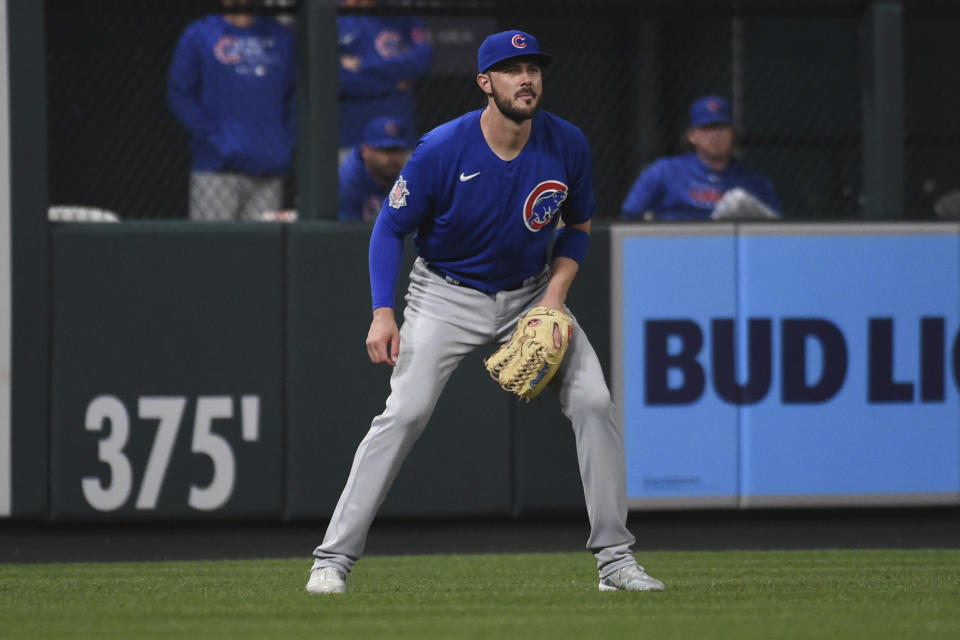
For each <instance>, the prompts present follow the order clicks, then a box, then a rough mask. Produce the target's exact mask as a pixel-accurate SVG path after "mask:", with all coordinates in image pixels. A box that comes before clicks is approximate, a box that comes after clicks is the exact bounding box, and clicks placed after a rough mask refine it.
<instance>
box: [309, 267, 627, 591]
mask: <svg viewBox="0 0 960 640" xmlns="http://www.w3.org/2000/svg"><path fill="white" fill-rule="evenodd" d="M548 279H549V273H547V272H546V271H545V272H544V273H543V274H541V275H540V276H538V277H537V278H535V279H534V281H533V282H530V283H529V284H527V285H526V286H524V287H522V288H520V289H517V290H516V291H503V292H500V293H498V294H496V295H493V296H490V295H487V294H484V293H481V292H479V291H475V290H473V289H469V288H466V287H461V286H457V285H455V284H451V283H448V282H446V281H445V280H444V279H443V278H442V277H440V276H438V275H436V274H435V273H433V272H431V271H429V270H428V269H427V268H426V265H425V264H424V262H423V260H422V259H419V258H418V259H417V261H416V263H415V264H414V268H413V271H412V272H411V273H410V287H409V289H408V291H407V295H406V300H407V307H406V310H405V311H404V314H403V324H402V326H401V328H400V353H399V355H398V357H397V364H396V367H395V368H394V371H393V375H392V377H391V378H390V396H389V397H388V398H387V403H386V409H385V410H384V412H383V413H381V414H380V415H379V416H377V417H376V418H374V419H373V423H372V424H371V425H370V431H369V432H368V433H367V435H366V437H365V438H364V439H363V441H362V442H361V443H360V446H359V447H358V449H357V453H356V455H355V457H354V459H353V466H352V468H351V469H350V475H349V477H348V479H347V484H346V486H345V487H344V489H343V493H342V494H341V495H340V501H339V502H338V503H337V507H336V509H335V511H334V512H333V517H332V518H331V520H330V524H329V526H328V527H327V533H326V536H325V537H324V539H323V543H322V544H321V545H320V546H319V547H317V548H316V550H314V552H313V555H314V557H315V558H316V560H315V562H314V566H315V567H317V566H336V567H338V568H340V569H342V570H343V571H345V572H349V571H350V568H351V567H352V566H353V564H354V563H355V562H356V561H357V559H359V557H360V555H361V554H362V553H363V549H364V546H365V544H366V540H367V532H368V531H369V529H370V525H371V524H372V523H373V518H374V516H375V515H376V512H377V510H378V509H379V508H380V505H381V503H382V502H383V500H384V498H386V495H387V491H388V490H389V488H390V485H391V484H392V483H393V480H394V478H395V477H396V475H397V472H399V470H400V466H401V465H402V463H403V461H404V459H405V458H406V456H407V454H408V453H409V452H410V449H411V448H412V447H413V444H414V442H415V441H416V439H417V438H418V437H419V435H420V434H421V433H422V432H423V430H424V428H425V427H426V425H427V421H428V420H429V419H430V415H431V414H432V413H433V409H434V406H435V405H436V403H437V400H438V398H439V397H440V393H441V392H442V391H443V387H444V385H445V384H446V383H447V380H448V379H449V378H450V374H452V373H453V370H454V369H455V368H456V367H457V364H459V362H460V361H461V360H462V359H463V357H464V356H465V355H467V354H468V353H470V352H471V351H473V350H474V349H476V348H477V347H482V346H487V345H495V344H500V343H502V342H505V341H506V340H507V339H508V338H509V336H510V335H511V334H512V332H513V331H514V329H515V328H516V323H517V319H518V316H520V315H521V314H523V313H524V312H526V311H527V310H528V309H530V308H531V307H532V306H534V305H535V304H536V303H537V302H538V301H539V300H540V299H541V297H542V296H543V293H544V291H545V290H546V286H547V281H548ZM550 387H551V388H552V389H553V390H554V391H555V392H556V393H557V396H558V397H559V400H560V405H561V408H562V410H563V413H564V415H565V416H567V418H569V419H570V422H571V423H572V425H573V431H574V435H575V438H576V445H577V457H578V459H579V462H580V477H581V479H582V480H583V491H584V496H585V497H586V504H587V515H588V517H589V519H590V537H589V539H588V540H587V549H589V550H590V551H592V552H593V554H594V555H595V556H596V559H597V569H598V570H599V573H600V577H601V578H604V577H606V576H607V575H609V574H611V573H613V572H614V571H616V570H617V569H620V568H621V567H624V566H628V565H632V564H634V563H635V562H636V560H634V558H633V555H632V554H631V552H630V546H631V545H632V544H633V543H634V537H633V536H632V535H631V534H630V532H629V531H628V530H627V528H626V518H627V506H626V472H625V468H624V467H625V462H624V452H623V430H622V428H621V427H620V425H619V424H618V423H617V421H616V420H615V418H614V407H613V403H612V401H611V399H610V391H609V389H608V388H607V385H606V382H605V381H604V378H603V371H602V370H601V368H600V361H599V360H598V359H597V354H596V352H594V350H593V347H592V346H590V342H589V341H588V340H587V336H586V335H585V334H584V333H583V331H582V330H580V328H579V326H578V327H577V330H576V332H575V333H574V337H573V340H572V341H571V343H570V347H569V349H568V351H567V354H566V357H565V358H564V361H563V364H562V365H561V368H560V370H559V371H558V372H557V375H556V377H555V378H554V380H553V381H552V382H551V383H550Z"/></svg>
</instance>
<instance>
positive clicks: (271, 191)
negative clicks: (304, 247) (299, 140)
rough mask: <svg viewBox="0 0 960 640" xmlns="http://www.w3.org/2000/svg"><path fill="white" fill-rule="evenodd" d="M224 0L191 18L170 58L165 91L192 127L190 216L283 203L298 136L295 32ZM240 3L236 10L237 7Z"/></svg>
mask: <svg viewBox="0 0 960 640" xmlns="http://www.w3.org/2000/svg"><path fill="white" fill-rule="evenodd" d="M249 1H250V0H223V6H224V8H225V10H226V11H227V13H225V14H224V15H222V16H221V15H208V16H205V17H203V18H200V19H199V20H197V21H196V22H193V23H191V24H190V25H189V26H187V28H186V29H185V30H184V32H183V34H182V35H181V36H180V40H179V41H178V43H177V46H176V50H175V51H174V54H173V60H172V61H171V63H170V72H169V78H168V83H167V97H168V102H169V105H170V109H171V111H172V112H173V114H174V116H176V118H177V119H178V120H179V121H180V122H181V123H183V125H184V127H186V129H187V131H188V132H189V134H190V149H191V152H192V155H193V164H192V173H191V176H190V207H189V215H190V219H191V220H207V221H209V220H255V219H259V217H260V214H262V213H263V212H264V211H276V210H278V209H281V208H282V205H283V181H284V177H285V175H286V174H287V173H288V171H289V169H290V164H291V158H292V155H293V147H294V142H295V137H296V134H295V116H294V91H295V69H296V58H295V54H294V38H293V34H292V32H291V31H290V29H288V28H287V27H285V26H283V25H281V24H280V23H278V22H277V21H276V20H274V19H272V18H269V17H262V16H255V15H253V14H250V13H245V12H243V11H242V9H240V8H241V7H246V6H248V5H249ZM238 9H240V10H238Z"/></svg>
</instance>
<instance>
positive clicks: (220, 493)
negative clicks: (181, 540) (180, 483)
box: [81, 395, 260, 511]
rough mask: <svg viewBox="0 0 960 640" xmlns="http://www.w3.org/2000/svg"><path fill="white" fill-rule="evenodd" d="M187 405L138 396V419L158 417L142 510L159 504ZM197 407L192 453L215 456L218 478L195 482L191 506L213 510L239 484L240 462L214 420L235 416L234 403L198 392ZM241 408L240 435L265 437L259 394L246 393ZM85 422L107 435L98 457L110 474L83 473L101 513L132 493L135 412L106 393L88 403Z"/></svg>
mask: <svg viewBox="0 0 960 640" xmlns="http://www.w3.org/2000/svg"><path fill="white" fill-rule="evenodd" d="M186 407H187V398H186V397H183V396H143V397H140V398H138V400H137V417H138V418H140V419H141V420H156V421H157V431H156V435H155V436H154V438H153V444H152V446H151V448H150V455H149V457H148V459H147V465H146V469H145V470H144V473H143V480H142V481H141V483H140V490H139V491H138V492H137V497H136V503H135V507H136V508H137V509H138V510H151V509H155V508H156V506H157V499H158V498H159V496H160V491H161V489H162V487H163V482H164V478H165V477H166V475H167V469H168V468H169V466H170V459H171V455H172V453H173V448H174V444H175V442H176V440H177V436H178V434H179V432H180V429H181V426H182V422H183V416H184V413H185V410H186ZM195 409H196V410H195V412H194V420H193V430H192V433H191V435H190V451H191V452H192V453H194V454H197V455H201V456H206V457H208V458H209V459H210V461H211V462H212V463H213V476H212V478H211V480H210V482H209V484H207V485H206V486H197V485H195V484H192V485H191V486H190V492H189V496H188V498H187V504H189V506H190V507H191V508H193V509H197V510H200V511H212V510H215V509H219V508H220V507H222V506H223V505H224V504H226V503H227V501H229V500H230V496H231V495H232V494H233V490H234V485H235V483H236V475H237V463H236V456H235V455H234V451H233V447H231V445H230V442H229V441H228V440H227V439H226V438H224V437H223V436H222V435H220V434H218V433H215V432H214V431H213V423H214V421H216V420H227V419H231V418H233V417H234V415H235V414H234V410H235V402H234V398H233V397H231V396H199V397H197V399H196V407H195ZM239 410H240V411H239V414H240V424H241V437H242V438H243V440H244V441H245V442H255V441H257V440H258V439H259V437H260V396H256V395H245V396H241V397H240V398H239ZM85 422H86V429H87V431H93V432H99V433H102V434H103V436H102V437H101V439H100V440H99V442H98V456H97V457H98V459H99V460H100V462H103V463H105V464H106V465H108V467H109V475H108V477H106V478H103V477H99V476H86V477H83V478H82V479H81V486H82V489H83V496H84V498H85V499H86V501H87V503H88V504H89V505H90V506H91V507H93V508H94V509H96V510H97V511H114V510H116V509H119V508H121V507H123V506H124V505H125V504H127V502H128V500H129V499H130V496H131V494H132V493H133V475H134V473H133V466H132V464H131V462H130V458H129V457H128V456H127V454H126V453H125V447H126V446H127V441H128V439H129V437H130V414H129V413H128V411H127V408H126V407H125V406H124V404H123V402H121V401H120V400H119V399H118V398H116V397H115V396H111V395H101V396H97V397H96V398H94V399H93V400H92V401H91V402H90V404H89V405H88V406H87V412H86V420H85Z"/></svg>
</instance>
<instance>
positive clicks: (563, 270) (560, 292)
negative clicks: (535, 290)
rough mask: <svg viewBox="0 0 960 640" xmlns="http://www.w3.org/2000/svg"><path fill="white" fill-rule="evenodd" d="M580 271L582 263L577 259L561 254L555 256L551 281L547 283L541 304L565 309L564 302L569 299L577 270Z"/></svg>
mask: <svg viewBox="0 0 960 640" xmlns="http://www.w3.org/2000/svg"><path fill="white" fill-rule="evenodd" d="M578 271H580V265H579V264H577V261H576V260H571V259H570V258H564V257H563V256H560V257H558V258H554V260H553V265H552V269H551V274H550V282H548V283H547V290H546V292H545V293H544V294H543V300H542V301H541V304H540V306H544V307H550V308H551V309H563V304H564V302H565V301H566V299H567V293H568V292H569V291H570V286H571V285H572V284H573V280H574V278H576V277H577V272H578Z"/></svg>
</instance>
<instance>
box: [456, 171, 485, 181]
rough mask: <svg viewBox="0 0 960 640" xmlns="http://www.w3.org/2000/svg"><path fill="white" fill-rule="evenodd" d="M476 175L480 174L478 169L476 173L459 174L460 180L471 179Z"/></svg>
mask: <svg viewBox="0 0 960 640" xmlns="http://www.w3.org/2000/svg"><path fill="white" fill-rule="evenodd" d="M478 175H480V172H479V171H477V172H476V173H471V174H470V175H465V174H463V173H461V174H460V182H466V181H467V180H472V179H474V178H476V177H477V176H478Z"/></svg>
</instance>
